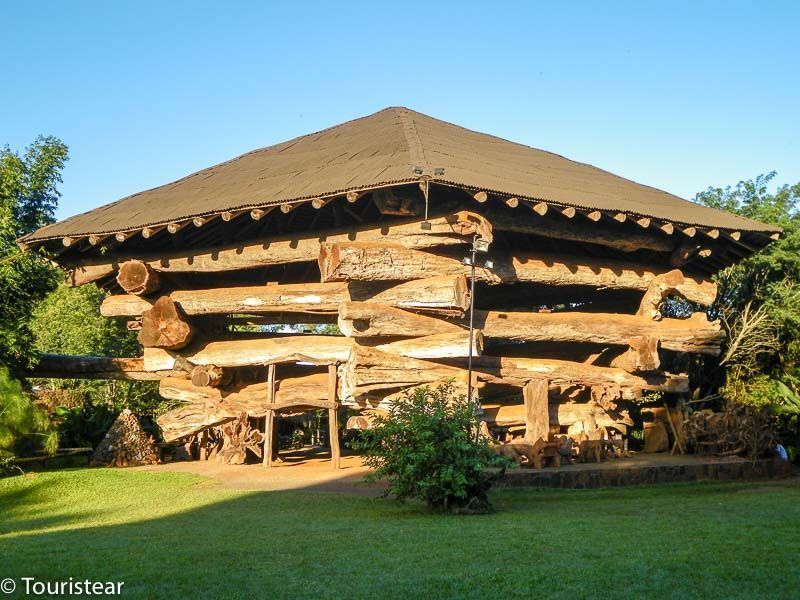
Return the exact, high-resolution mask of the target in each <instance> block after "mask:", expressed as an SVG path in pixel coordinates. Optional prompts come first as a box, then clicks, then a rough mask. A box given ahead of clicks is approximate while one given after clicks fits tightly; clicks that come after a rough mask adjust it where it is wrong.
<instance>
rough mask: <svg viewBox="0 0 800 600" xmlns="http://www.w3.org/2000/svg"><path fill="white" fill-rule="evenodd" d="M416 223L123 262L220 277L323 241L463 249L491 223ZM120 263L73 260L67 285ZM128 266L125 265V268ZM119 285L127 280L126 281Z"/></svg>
mask: <svg viewBox="0 0 800 600" xmlns="http://www.w3.org/2000/svg"><path fill="white" fill-rule="evenodd" d="M421 223H422V220H421V219H420V218H418V217H417V218H414V219H412V220H406V221H401V222H398V223H392V224H389V225H385V226H380V227H369V228H365V229H361V230H357V231H353V230H352V229H345V230H333V231H330V232H326V233H323V234H322V235H306V236H303V235H294V236H282V237H275V238H267V239H264V240H257V241H254V242H249V243H246V244H237V245H234V246H224V247H222V248H206V249H201V250H195V249H192V250H189V251H184V252H174V253H166V254H164V253H158V254H153V253H146V252H142V253H137V254H135V255H132V256H130V258H129V259H128V260H129V261H133V262H135V264H137V269H136V272H137V273H139V272H141V270H143V269H146V271H147V272H148V273H150V274H152V273H153V272H160V273H222V272H227V271H237V270H243V269H253V268H261V267H264V266H269V265H283V264H292V263H298V262H308V261H316V260H317V259H318V258H319V247H320V243H321V242H325V241H328V242H347V241H381V240H391V241H392V242H393V243H397V244H400V245H402V246H406V247H408V248H432V247H437V246H453V245H463V244H465V243H468V242H471V241H472V240H471V236H473V235H478V236H479V237H481V238H482V239H486V240H487V241H491V239H492V227H491V224H490V223H489V222H488V221H487V220H486V218H484V217H483V216H481V215H479V214H476V213H474V212H469V211H459V212H457V213H454V214H450V215H444V216H438V217H434V218H431V219H429V220H428V221H427V223H428V224H429V225H430V228H427V227H426V229H422V228H421V226H420V224H421ZM125 264H126V263H125V262H123V261H122V259H121V258H119V257H115V258H114V259H111V260H108V259H106V260H97V259H93V260H90V259H84V260H80V261H77V262H75V263H74V264H73V265H71V272H70V276H69V278H68V283H70V285H73V286H78V285H84V284H87V283H91V282H93V281H97V280H99V279H102V278H104V277H108V276H109V275H111V274H113V273H114V272H116V271H117V269H120V270H122V267H123V265H125ZM138 265H141V266H138ZM129 268H130V267H126V269H129ZM151 276H152V275H151ZM118 280H119V277H118ZM123 281H127V278H126V279H123ZM120 285H121V286H122V288H123V289H125V290H126V291H127V292H128V293H131V294H133V293H137V292H135V291H129V290H128V288H127V287H126V286H125V285H123V282H122V281H120ZM132 289H137V288H132ZM154 289H155V288H154ZM144 293H146V292H144V291H142V292H140V294H144Z"/></svg>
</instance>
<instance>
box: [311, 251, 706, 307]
mask: <svg viewBox="0 0 800 600" xmlns="http://www.w3.org/2000/svg"><path fill="white" fill-rule="evenodd" d="M492 261H493V265H494V266H493V267H492V268H491V269H488V268H486V267H483V266H481V267H479V268H478V269H476V278H477V279H479V280H480V281H485V282H487V283H491V284H500V283H520V282H528V283H540V284H546V285H552V286H574V285H586V286H593V287H599V288H603V289H621V290H625V289H632V290H642V291H645V290H647V288H648V286H649V285H650V282H651V281H653V280H654V279H655V278H656V277H657V276H658V275H662V274H664V271H657V270H654V269H652V268H651V267H647V266H644V265H637V264H630V263H625V262H620V261H611V260H606V261H598V260H596V259H589V258H569V257H556V256H548V255H544V254H530V255H527V254H522V253H518V254H514V255H511V256H498V257H496V258H495V257H493V259H492ZM319 269H320V273H321V274H322V281H324V282H335V281H408V280H413V279H420V278H423V277H429V276H431V275H434V274H435V275H458V274H467V273H468V271H469V267H468V266H466V265H465V264H464V262H463V261H462V260H461V259H460V258H458V257H456V256H447V255H441V254H433V253H431V252H425V251H421V250H413V249H408V248H405V247H403V246H400V245H398V244H387V243H377V242H361V243H358V242H333V243H331V242H326V243H323V244H322V245H321V246H320V255H319ZM680 291H681V293H682V295H683V296H684V297H685V298H686V299H687V300H689V301H691V302H696V303H697V304H702V305H710V304H712V303H713V301H714V298H715V297H716V295H717V286H716V284H714V283H713V282H712V281H708V280H703V279H690V278H685V280H684V281H683V283H682V285H681V288H680Z"/></svg>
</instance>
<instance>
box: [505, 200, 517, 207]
mask: <svg viewBox="0 0 800 600" xmlns="http://www.w3.org/2000/svg"><path fill="white" fill-rule="evenodd" d="M506 206H508V207H509V208H517V207H518V206H519V198H506Z"/></svg>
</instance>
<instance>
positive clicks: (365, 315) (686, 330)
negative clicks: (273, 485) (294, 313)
mask: <svg viewBox="0 0 800 600" xmlns="http://www.w3.org/2000/svg"><path fill="white" fill-rule="evenodd" d="M467 325H468V322H467V320H466V319H450V320H443V319H439V318H434V317H429V316H423V315H418V314H414V313H411V312H407V311H405V310H399V309H397V308H393V307H389V306H385V305H382V304H378V303H374V302H351V303H345V304H342V305H341V306H340V308H339V328H340V329H341V331H342V333H344V334H345V335H348V336H350V337H355V338H360V337H379V336H409V337H411V336H420V335H430V334H434V333H454V332H457V331H460V330H461V331H463V329H464V328H465V327H467ZM475 327H477V328H480V329H481V330H482V331H483V335H484V337H485V338H486V339H490V340H509V341H516V342H576V343H591V344H601V345H627V344H629V341H630V340H631V339H633V338H640V337H651V338H655V339H657V340H659V341H660V344H661V347H662V348H664V349H666V350H673V351H678V352H698V353H703V354H713V355H717V354H719V352H720V344H721V343H722V341H723V340H724V338H725V333H724V332H723V331H722V330H721V328H720V324H719V322H718V321H709V320H708V318H707V317H706V316H705V314H703V313H695V314H694V315H692V317H691V318H689V319H663V320H661V321H653V320H652V319H651V318H649V317H646V316H635V315H624V314H612V313H581V312H555V313H535V312H534V313H528V312H499V311H481V310H477V311H475Z"/></svg>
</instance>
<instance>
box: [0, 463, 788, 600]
mask: <svg viewBox="0 0 800 600" xmlns="http://www.w3.org/2000/svg"><path fill="white" fill-rule="evenodd" d="M755 485H758V486H760V487H762V488H763V487H764V485H763V483H761V484H755ZM751 486H754V484H675V485H664V486H653V487H641V488H625V489H608V490H590V491H576V490H567V491H560V490H542V491H530V490H518V489H515V490H500V491H497V492H494V493H493V501H494V502H495V504H496V506H497V507H498V509H499V511H498V512H497V513H496V514H492V515H488V516H480V517H463V516H452V515H432V514H428V513H426V512H425V511H424V509H423V508H422V507H421V506H419V505H414V504H406V505H398V504H396V503H394V502H390V501H386V500H381V499H377V498H369V497H363V496H354V495H347V494H340V493H308V492H306V491H280V492H235V491H230V490H211V489H209V488H208V486H207V485H205V483H204V480H203V479H200V478H197V477H192V476H183V475H182V474H181V475H179V474H174V473H173V474H162V473H158V472H154V471H150V472H147V471H138V472H133V471H131V472H118V473H111V472H109V471H105V470H99V471H97V470H95V471H75V472H70V473H58V474H46V475H41V476H39V477H37V478H34V479H33V480H31V481H28V482H20V483H19V484H18V485H17V484H15V485H13V486H9V488H8V489H6V488H0V489H3V490H4V491H3V492H2V493H1V494H0V510H2V512H0V522H2V528H3V531H4V532H8V533H7V534H6V535H3V536H0V577H15V578H19V577H23V576H28V577H37V578H40V579H42V580H47V579H49V580H53V579H59V578H61V579H67V578H69V577H75V578H90V579H94V580H111V581H125V587H124V595H125V596H126V597H141V598H161V597H164V598H175V597H186V596H189V595H190V594H191V595H197V594H198V593H202V594H203V595H208V596H212V597H215V598H216V597H219V598H243V597H290V598H293V599H295V600H296V599H297V598H306V597H315V598H316V597H342V596H351V597H367V596H369V597H381V598H383V597H404V598H407V597H417V596H434V597H460V598H461V597H482V598H486V597H494V596H512V597H514V596H528V597H530V596H531V595H544V594H547V595H556V596H562V595H565V596H566V595H569V596H573V597H589V596H594V595H596V594H598V593H604V592H602V591H603V590H605V591H612V590H613V595H614V596H615V597H624V596H640V595H644V594H648V595H651V596H656V597H662V596H681V597H683V596H714V597H720V596H726V597H727V596H730V597H737V596H746V595H754V596H759V595H764V594H765V593H769V594H770V595H777V596H784V597H790V596H792V595H793V594H794V593H795V591H796V587H795V584H796V582H797V581H798V580H800V570H799V569H798V566H797V564H796V561H795V560H794V556H796V555H797V552H798V551H800V542H799V541H798V540H799V539H800V536H798V535H797V533H798V526H797V523H798V519H799V518H800V502H798V500H800V490H798V489H797V487H796V486H795V487H789V486H787V487H785V488H784V491H783V492H782V493H780V494H776V493H774V490H773V489H772V486H769V489H768V490H767V491H765V492H764V493H756V492H753V493H748V494H739V493H737V492H738V491H740V490H742V489H750V488H751ZM752 489H756V488H755V487H752ZM20 503H21V504H22V506H20ZM9 509H10V510H9ZM48 511H52V513H51V514H50V516H47V513H48ZM754 548H757V549H758V552H757V553H754V552H753V549H754Z"/></svg>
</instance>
